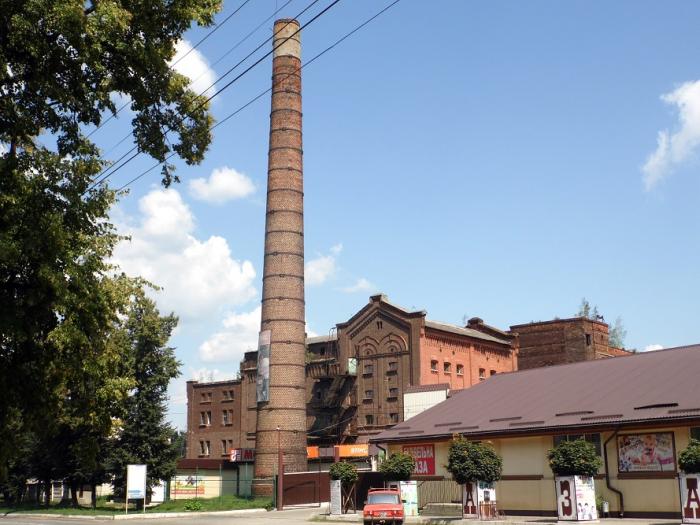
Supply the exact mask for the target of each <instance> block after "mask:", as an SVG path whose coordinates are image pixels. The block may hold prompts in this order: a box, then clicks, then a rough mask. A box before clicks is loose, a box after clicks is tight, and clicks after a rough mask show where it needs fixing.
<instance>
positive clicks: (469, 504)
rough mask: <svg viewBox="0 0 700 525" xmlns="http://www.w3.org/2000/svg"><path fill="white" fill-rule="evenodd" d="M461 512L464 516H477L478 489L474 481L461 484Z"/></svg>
mask: <svg viewBox="0 0 700 525" xmlns="http://www.w3.org/2000/svg"><path fill="white" fill-rule="evenodd" d="M462 514H463V516H464V517H465V518H478V517H479V490H478V487H477V484H476V483H471V482H467V483H465V484H464V485H462Z"/></svg>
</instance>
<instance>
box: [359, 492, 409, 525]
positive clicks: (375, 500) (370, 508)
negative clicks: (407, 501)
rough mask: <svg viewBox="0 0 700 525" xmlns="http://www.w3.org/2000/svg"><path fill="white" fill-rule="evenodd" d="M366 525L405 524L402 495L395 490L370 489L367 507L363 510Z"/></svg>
mask: <svg viewBox="0 0 700 525" xmlns="http://www.w3.org/2000/svg"><path fill="white" fill-rule="evenodd" d="M362 519H363V520H364V522H365V525H372V524H374V523H381V524H386V523H392V524H393V525H402V524H403V502H402V501H401V493H400V492H399V491H398V490H395V489H369V493H368V494H367V501H366V502H365V507H364V508H363V509H362Z"/></svg>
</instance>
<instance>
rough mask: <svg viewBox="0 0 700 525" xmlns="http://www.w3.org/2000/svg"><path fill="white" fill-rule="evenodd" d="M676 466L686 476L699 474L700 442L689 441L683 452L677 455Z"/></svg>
mask: <svg viewBox="0 0 700 525" xmlns="http://www.w3.org/2000/svg"><path fill="white" fill-rule="evenodd" d="M678 466H679V467H680V469H681V470H682V471H683V472H685V473H686V474H700V441H698V440H697V439H691V440H690V443H688V446H687V447H686V448H685V450H683V451H682V452H681V453H680V454H678Z"/></svg>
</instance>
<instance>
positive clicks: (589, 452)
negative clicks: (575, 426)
mask: <svg viewBox="0 0 700 525" xmlns="http://www.w3.org/2000/svg"><path fill="white" fill-rule="evenodd" d="M547 458H548V459H549V468H551V469H552V472H554V474H555V475H556V476H595V475H596V474H597V473H598V469H599V468H600V467H601V466H602V464H603V461H602V460H601V459H600V457H598V454H597V453H596V451H595V447H594V446H593V444H592V443H589V442H588V441H585V440H583V439H577V440H576V441H562V442H561V443H559V445H557V446H556V447H554V448H552V449H550V450H549V451H548V452H547Z"/></svg>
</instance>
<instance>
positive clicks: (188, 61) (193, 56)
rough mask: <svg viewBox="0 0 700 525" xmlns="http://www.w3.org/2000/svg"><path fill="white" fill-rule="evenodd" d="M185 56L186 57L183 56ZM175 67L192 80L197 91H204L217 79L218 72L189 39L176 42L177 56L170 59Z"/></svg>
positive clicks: (194, 89) (193, 87) (192, 86)
mask: <svg viewBox="0 0 700 525" xmlns="http://www.w3.org/2000/svg"><path fill="white" fill-rule="evenodd" d="M183 57H184V58H183ZM170 64H171V65H172V64H174V66H172V67H173V69H175V71H177V72H178V73H180V74H181V75H185V76H186V77H188V78H189V79H190V80H191V83H190V87H191V88H192V90H193V91H195V92H197V93H200V94H201V93H202V92H203V91H204V90H205V89H207V88H208V87H209V86H211V85H212V84H213V83H214V81H215V80H216V73H214V70H213V69H211V68H210V67H209V62H208V61H207V59H206V58H204V55H202V53H200V52H199V51H198V50H197V49H192V44H190V43H189V42H188V41H187V40H180V41H178V43H177V44H175V56H174V57H173V59H172V60H171V61H170Z"/></svg>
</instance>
